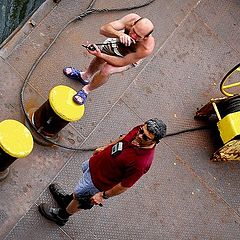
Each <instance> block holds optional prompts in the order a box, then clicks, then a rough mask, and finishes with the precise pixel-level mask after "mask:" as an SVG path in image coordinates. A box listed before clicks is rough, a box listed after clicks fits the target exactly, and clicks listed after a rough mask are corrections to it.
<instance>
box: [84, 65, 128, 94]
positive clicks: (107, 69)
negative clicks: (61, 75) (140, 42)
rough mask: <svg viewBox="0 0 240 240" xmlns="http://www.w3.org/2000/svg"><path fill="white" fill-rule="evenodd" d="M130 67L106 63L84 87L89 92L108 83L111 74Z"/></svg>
mask: <svg viewBox="0 0 240 240" xmlns="http://www.w3.org/2000/svg"><path fill="white" fill-rule="evenodd" d="M128 68H129V66H124V67H114V66H111V65H108V64H105V66H104V67H103V68H102V69H101V70H100V72H98V73H96V74H95V76H94V77H93V79H92V81H91V82H90V83H89V84H88V85H86V86H84V87H83V88H82V89H83V90H84V91H85V92H86V93H87V94H88V93H89V92H91V91H93V90H95V89H97V88H99V87H101V86H102V85H103V84H104V83H106V82H107V81H108V79H109V76H110V75H111V74H113V73H120V72H123V71H125V70H127V69H128Z"/></svg>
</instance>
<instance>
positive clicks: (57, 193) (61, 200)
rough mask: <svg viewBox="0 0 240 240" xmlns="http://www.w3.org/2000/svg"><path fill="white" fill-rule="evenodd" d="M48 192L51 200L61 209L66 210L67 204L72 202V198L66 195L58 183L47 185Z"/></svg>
mask: <svg viewBox="0 0 240 240" xmlns="http://www.w3.org/2000/svg"><path fill="white" fill-rule="evenodd" d="M48 188H49V190H50V192H51V194H52V195H53V198H54V199H55V201H56V202H57V204H58V205H59V206H60V207H61V208H63V209H66V207H67V206H68V204H69V203H70V202H71V201H72V199H73V198H72V196H71V195H69V194H67V193H66V192H65V191H64V190H63V189H62V188H61V187H60V186H59V184H58V183H52V184H50V185H49V187H48Z"/></svg>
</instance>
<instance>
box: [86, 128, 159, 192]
mask: <svg viewBox="0 0 240 240" xmlns="http://www.w3.org/2000/svg"><path fill="white" fill-rule="evenodd" d="M141 126H142V125H141ZM139 127H140V126H137V127H135V128H134V129H132V130H131V131H130V132H129V133H128V134H127V135H126V136H125V137H124V138H123V139H122V140H121V142H123V150H122V152H121V153H119V154H118V155H116V156H112V155H111V150H112V146H113V145H110V146H108V147H107V148H105V149H104V150H103V151H101V152H99V153H97V154H95V155H93V156H92V157H91V158H90V161H89V166H90V173H91V177H92V181H93V184H94V185H95V187H96V188H98V189H99V190H101V191H107V190H109V189H111V188H112V187H113V186H115V185H117V184H118V183H121V185H122V186H123V187H131V186H132V185H133V184H134V183H135V182H136V181H137V180H138V179H139V178H140V177H141V176H142V175H143V174H145V173H146V172H147V171H148V170H149V168H150V166H151V164H152V161H153V157H154V149H155V147H153V148H150V149H146V148H139V147H137V146H135V145H133V144H132V143H131V141H132V140H133V138H134V137H135V135H136V134H137V132H138V130H139Z"/></svg>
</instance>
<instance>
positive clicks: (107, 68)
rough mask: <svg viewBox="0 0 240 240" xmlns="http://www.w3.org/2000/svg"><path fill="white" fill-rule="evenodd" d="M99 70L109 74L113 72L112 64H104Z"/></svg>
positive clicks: (103, 73) (105, 74)
mask: <svg viewBox="0 0 240 240" xmlns="http://www.w3.org/2000/svg"><path fill="white" fill-rule="evenodd" d="M100 72H101V74H102V75H104V76H109V75H111V74H112V73H114V67H113V66H112V65H109V64H105V65H104V66H103V68H102V69H101V71H100Z"/></svg>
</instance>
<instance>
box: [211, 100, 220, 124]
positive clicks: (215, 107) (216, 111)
mask: <svg viewBox="0 0 240 240" xmlns="http://www.w3.org/2000/svg"><path fill="white" fill-rule="evenodd" d="M212 105H213V108H214V110H215V113H216V115H217V117H218V120H221V119H222V118H221V116H220V113H219V111H218V108H217V104H216V103H215V102H212Z"/></svg>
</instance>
